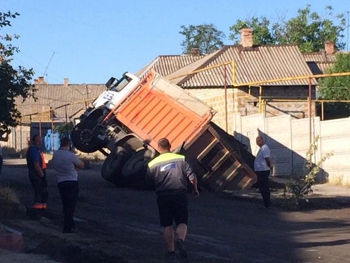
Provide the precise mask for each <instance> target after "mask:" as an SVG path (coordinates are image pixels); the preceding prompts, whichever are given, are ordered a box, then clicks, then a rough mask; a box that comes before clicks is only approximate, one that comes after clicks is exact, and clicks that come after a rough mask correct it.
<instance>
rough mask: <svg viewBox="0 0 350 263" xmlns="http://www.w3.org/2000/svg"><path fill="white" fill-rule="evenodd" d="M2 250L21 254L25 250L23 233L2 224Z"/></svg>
mask: <svg viewBox="0 0 350 263" xmlns="http://www.w3.org/2000/svg"><path fill="white" fill-rule="evenodd" d="M0 230H1V231H0V248H3V249H7V250H11V251H14V252H19V251H20V250H21V249H22V248H23V236H22V233H21V232H19V231H17V230H15V229H13V228H10V227H7V226H5V225H3V224H1V223H0Z"/></svg>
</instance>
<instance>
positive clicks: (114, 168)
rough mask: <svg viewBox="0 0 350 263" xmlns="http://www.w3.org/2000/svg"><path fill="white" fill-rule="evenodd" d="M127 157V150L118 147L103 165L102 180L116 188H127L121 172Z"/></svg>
mask: <svg viewBox="0 0 350 263" xmlns="http://www.w3.org/2000/svg"><path fill="white" fill-rule="evenodd" d="M127 157H128V155H127V153H126V151H125V149H124V148H123V147H120V146H119V147H117V149H116V151H115V152H111V153H110V154H109V155H108V156H107V158H106V159H105V161H104V163H103V165H102V169H101V176H102V178H103V179H105V180H107V181H108V182H111V183H114V184H115V185H116V186H120V187H124V186H126V185H125V180H123V176H122V173H121V171H122V167H123V165H124V163H125V162H126V160H127Z"/></svg>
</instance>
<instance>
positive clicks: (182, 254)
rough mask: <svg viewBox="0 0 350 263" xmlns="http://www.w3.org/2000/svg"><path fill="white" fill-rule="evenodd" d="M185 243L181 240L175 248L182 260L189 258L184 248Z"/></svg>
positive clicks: (176, 243)
mask: <svg viewBox="0 0 350 263" xmlns="http://www.w3.org/2000/svg"><path fill="white" fill-rule="evenodd" d="M183 243H184V242H183V241H182V240H181V239H179V240H177V241H176V242H175V248H176V250H177V251H178V252H179V254H180V257H181V258H187V251H186V250H185V249H184V247H183Z"/></svg>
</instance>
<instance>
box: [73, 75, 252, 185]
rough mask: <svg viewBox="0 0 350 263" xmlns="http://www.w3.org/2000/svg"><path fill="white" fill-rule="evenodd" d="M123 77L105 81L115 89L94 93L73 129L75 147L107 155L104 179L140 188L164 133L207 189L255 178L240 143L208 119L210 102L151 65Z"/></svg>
mask: <svg viewBox="0 0 350 263" xmlns="http://www.w3.org/2000/svg"><path fill="white" fill-rule="evenodd" d="M126 74H127V75H126ZM126 76H127V79H128V81H127V83H125V80H123V79H122V80H121V81H120V80H117V81H116V84H113V83H114V81H115V79H111V80H110V81H109V82H108V83H107V87H108V91H110V92H115V94H110V95H108V96H107V95H106V94H105V95H104V97H103V98H102V97H101V96H100V97H99V98H97V99H96V100H95V102H94V103H93V105H92V106H91V107H90V108H89V109H87V111H86V113H84V114H83V115H82V117H81V121H80V123H79V124H77V125H76V126H75V127H74V129H73V132H72V141H73V144H74V145H75V146H76V147H77V148H78V150H81V151H85V152H93V151H96V150H99V151H101V152H103V153H104V154H105V155H106V156H107V157H106V159H105V161H104V164H103V167H102V171H101V173H102V177H103V178H105V179H106V180H108V181H110V182H113V183H114V184H116V185H117V186H129V187H134V188H143V187H144V186H145V185H144V176H145V168H146V165H147V163H148V161H149V160H150V159H151V158H153V157H154V156H156V155H157V154H158V152H157V142H158V140H159V139H160V138H163V137H166V138H168V139H169V141H170V143H171V145H172V149H171V150H172V151H176V152H180V153H182V154H184V155H185V156H186V158H187V159H188V160H189V162H190V163H191V165H192V167H193V169H194V171H195V173H196V174H197V176H198V179H199V182H200V184H201V185H202V186H204V187H206V188H207V189H210V190H212V191H222V190H233V189H245V188H249V187H250V186H251V185H252V184H253V183H255V182H256V175H255V173H254V172H253V170H252V169H251V166H252V165H251V158H253V156H251V155H250V154H249V153H247V152H244V154H245V156H248V157H249V158H248V159H249V160H248V161H247V162H246V161H245V160H244V159H243V158H242V151H245V150H244V148H243V147H242V145H241V144H240V143H239V142H238V141H236V140H235V139H234V138H233V136H230V135H228V134H227V133H225V132H224V131H223V130H222V129H220V128H219V127H218V126H216V125H215V124H214V123H212V122H211V119H212V117H213V115H214V111H213V109H212V108H211V107H209V106H208V105H206V104H205V103H203V102H202V101H200V100H198V99H197V98H195V97H193V96H191V95H189V94H187V93H186V92H185V91H184V90H183V89H182V88H181V87H179V86H177V85H175V84H173V83H171V82H169V81H167V80H166V79H165V78H163V77H161V76H160V75H159V74H157V73H156V72H154V71H153V70H150V71H149V72H148V73H147V74H145V76H144V77H143V78H142V79H138V78H137V77H136V76H134V75H131V74H130V73H125V74H124V77H126ZM135 80H138V81H135ZM123 81H124V82H123ZM120 83H124V84H123V85H121V84H120ZM119 86H122V88H121V87H119ZM118 92H119V93H118ZM99 100H100V102H98V101H99ZM112 100H114V102H113V103H110V104H108V103H109V102H110V101H112ZM107 149H108V150H107ZM248 164H249V165H248Z"/></svg>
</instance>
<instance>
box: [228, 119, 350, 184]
mask: <svg viewBox="0 0 350 263" xmlns="http://www.w3.org/2000/svg"><path fill="white" fill-rule="evenodd" d="M233 120H234V122H235V124H234V126H233V129H234V136H235V137H236V139H238V140H240V141H241V142H242V143H244V144H246V145H247V146H248V149H251V152H252V154H254V155H256V153H257V151H258V147H257V146H256V145H255V138H256V136H257V135H258V134H262V136H263V137H264V138H265V142H266V143H267V144H268V145H269V146H270V148H271V155H272V156H271V158H272V163H273V165H274V175H275V176H290V175H301V174H302V173H303V167H304V165H305V162H306V153H307V151H308V150H309V146H310V138H311V143H313V142H314V141H315V140H316V138H317V137H319V139H318V141H317V145H318V148H317V150H316V152H315V154H314V155H313V157H312V161H313V163H315V164H316V163H318V162H319V161H320V160H321V158H322V157H324V156H325V155H326V154H329V153H331V152H332V153H333V156H331V157H330V158H329V159H327V160H326V161H324V162H322V163H321V172H320V173H319V174H318V177H317V179H318V180H319V181H325V180H327V181H329V182H331V183H333V184H338V185H347V186H350V162H349V161H348V160H349V159H350V148H349V145H350V118H344V119H337V120H327V121H320V119H319V117H313V118H311V119H309V118H303V119H294V118H292V117H291V116H290V115H287V114H286V115H280V116H277V117H272V118H266V117H265V116H264V114H256V115H250V116H240V115H239V114H235V115H234V116H233ZM310 121H311V122H310ZM310 124H311V130H310Z"/></svg>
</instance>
